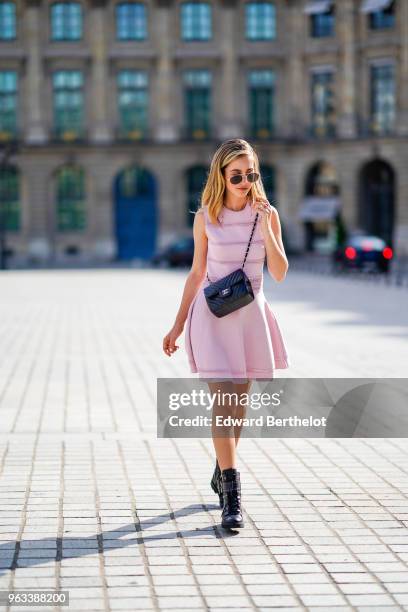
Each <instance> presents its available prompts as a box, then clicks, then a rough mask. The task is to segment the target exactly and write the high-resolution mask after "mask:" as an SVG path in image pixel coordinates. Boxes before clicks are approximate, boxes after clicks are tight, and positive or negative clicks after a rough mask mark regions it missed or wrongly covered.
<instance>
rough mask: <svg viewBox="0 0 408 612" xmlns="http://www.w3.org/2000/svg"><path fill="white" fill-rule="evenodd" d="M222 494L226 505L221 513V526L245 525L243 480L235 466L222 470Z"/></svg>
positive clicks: (234, 526)
mask: <svg viewBox="0 0 408 612" xmlns="http://www.w3.org/2000/svg"><path fill="white" fill-rule="evenodd" d="M221 477H222V495H223V500H224V506H223V509H222V513H221V519H222V522H221V526H222V527H226V528H227V529H228V528H236V527H243V526H244V521H243V519H242V513H241V480H240V477H239V472H238V470H236V469H235V468H228V469H227V470H222V472H221Z"/></svg>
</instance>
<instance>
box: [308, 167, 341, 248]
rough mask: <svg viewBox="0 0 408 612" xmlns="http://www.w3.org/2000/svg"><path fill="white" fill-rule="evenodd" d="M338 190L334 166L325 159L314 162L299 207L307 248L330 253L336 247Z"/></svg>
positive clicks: (338, 212)
mask: <svg viewBox="0 0 408 612" xmlns="http://www.w3.org/2000/svg"><path fill="white" fill-rule="evenodd" d="M339 192H340V189H339V185H338V182H337V174H336V170H335V168H334V166H333V165H332V164H331V163H329V162H326V161H319V162H317V163H315V164H314V165H313V166H312V167H311V168H310V170H309V171H308V173H307V175H306V180H305V196H304V200H303V202H302V205H301V208H300V218H301V219H302V220H303V222H304V231H305V249H306V251H317V252H322V253H327V252H330V251H331V250H332V249H333V248H334V246H335V245H334V240H335V226H336V223H337V220H338V217H339V215H340V211H339V209H340V200H339Z"/></svg>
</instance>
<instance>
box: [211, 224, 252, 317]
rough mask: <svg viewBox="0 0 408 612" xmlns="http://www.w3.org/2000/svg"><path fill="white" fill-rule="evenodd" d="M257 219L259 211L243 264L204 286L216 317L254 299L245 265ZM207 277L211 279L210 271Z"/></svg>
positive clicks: (222, 315) (223, 315)
mask: <svg viewBox="0 0 408 612" xmlns="http://www.w3.org/2000/svg"><path fill="white" fill-rule="evenodd" d="M257 220H258V213H256V217H255V221H254V225H253V227H252V232H251V237H250V239H249V242H248V246H247V250H246V253H245V257H244V263H243V264H242V266H241V267H240V268H238V269H237V270H234V272H231V273H230V274H228V275H227V276H224V277H223V278H220V279H219V280H217V281H215V282H214V283H211V281H210V283H211V284H210V285H208V287H205V288H204V295H205V299H206V301H207V304H208V307H209V309H210V310H211V312H212V313H213V314H214V315H215V316H216V317H225V315H227V314H230V312H234V310H238V308H242V306H246V305H247V304H249V303H250V302H252V301H253V300H254V292H253V289H252V285H251V281H250V280H249V278H248V277H247V275H246V274H245V272H244V265H245V261H246V258H247V255H248V251H249V247H250V245H251V240H252V236H253V234H254V230H255V226H256V222H257ZM207 278H208V280H210V279H209V277H208V272H207Z"/></svg>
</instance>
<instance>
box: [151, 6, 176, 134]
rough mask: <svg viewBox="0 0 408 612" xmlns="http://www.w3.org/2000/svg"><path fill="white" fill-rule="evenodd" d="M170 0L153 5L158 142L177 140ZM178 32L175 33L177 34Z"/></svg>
mask: <svg viewBox="0 0 408 612" xmlns="http://www.w3.org/2000/svg"><path fill="white" fill-rule="evenodd" d="M172 4H173V2H172V0H156V2H155V4H154V5H153V6H154V25H155V32H156V37H157V39H156V47H157V52H158V61H157V70H156V79H157V81H156V83H157V87H156V121H155V125H154V127H153V130H154V133H153V137H154V138H155V140H157V141H160V142H173V141H175V140H177V138H178V134H177V131H178V130H177V126H176V119H175V108H174V101H173V99H172V87H173V82H174V74H173V73H174V68H173V62H172V58H171V40H172V37H173V34H174V33H173V32H172V31H171V23H170V17H171V11H172V10H174V9H173V6H172ZM177 35H178V34H176V36H177Z"/></svg>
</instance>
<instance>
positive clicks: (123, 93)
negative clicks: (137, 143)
mask: <svg viewBox="0 0 408 612" xmlns="http://www.w3.org/2000/svg"><path fill="white" fill-rule="evenodd" d="M117 82H118V107H119V124H120V127H119V132H120V135H121V136H124V137H126V138H129V139H134V140H137V139H139V138H142V137H143V136H144V135H145V133H146V130H147V111H148V90H147V74H146V72H144V71H138V70H121V71H120V72H119V74H118V77H117Z"/></svg>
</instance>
